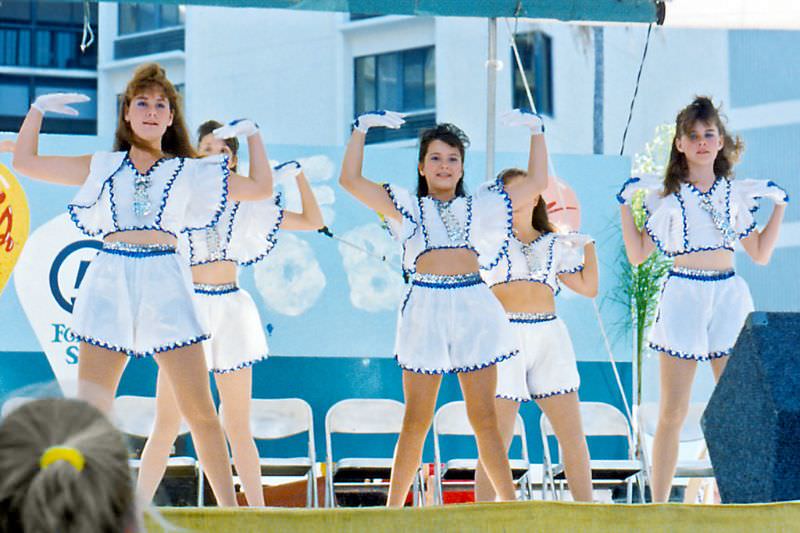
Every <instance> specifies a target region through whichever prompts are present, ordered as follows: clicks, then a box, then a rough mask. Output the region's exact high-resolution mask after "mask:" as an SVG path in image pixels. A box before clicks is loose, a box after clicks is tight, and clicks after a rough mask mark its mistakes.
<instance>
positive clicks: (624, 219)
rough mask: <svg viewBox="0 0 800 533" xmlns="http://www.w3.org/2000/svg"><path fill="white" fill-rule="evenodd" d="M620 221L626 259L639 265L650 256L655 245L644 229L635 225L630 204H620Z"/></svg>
mask: <svg viewBox="0 0 800 533" xmlns="http://www.w3.org/2000/svg"><path fill="white" fill-rule="evenodd" d="M620 222H621V226H622V240H623V241H624V242H625V253H626V254H627V255H628V261H630V263H631V264H632V265H641V264H642V263H644V262H645V260H646V259H647V258H648V257H650V254H651V253H653V250H655V249H656V245H655V243H654V242H653V239H651V238H650V235H648V234H647V232H646V231H645V230H644V229H641V230H640V229H639V228H637V227H636V222H635V221H634V219H633V211H631V206H630V205H628V204H622V205H621V206H620Z"/></svg>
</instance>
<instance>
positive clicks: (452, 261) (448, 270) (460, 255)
mask: <svg viewBox="0 0 800 533" xmlns="http://www.w3.org/2000/svg"><path fill="white" fill-rule="evenodd" d="M416 264H417V272H421V273H424V274H445V275H455V274H471V273H473V272H478V271H479V268H480V267H479V265H478V255H477V254H476V253H475V252H474V251H472V250H469V249H467V248H445V249H439V250H429V251H427V252H422V254H420V256H419V257H417V263H416Z"/></svg>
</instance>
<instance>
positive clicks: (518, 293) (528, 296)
mask: <svg viewBox="0 0 800 533" xmlns="http://www.w3.org/2000/svg"><path fill="white" fill-rule="evenodd" d="M492 292H493V293H494V295H495V296H496V297H497V299H498V300H500V303H501V304H502V305H503V309H505V310H506V313H555V312H556V302H555V298H554V297H553V291H552V290H551V289H550V287H548V286H547V285H545V284H544V283H539V282H537V281H510V282H508V283H500V284H498V285H494V286H493V287H492Z"/></svg>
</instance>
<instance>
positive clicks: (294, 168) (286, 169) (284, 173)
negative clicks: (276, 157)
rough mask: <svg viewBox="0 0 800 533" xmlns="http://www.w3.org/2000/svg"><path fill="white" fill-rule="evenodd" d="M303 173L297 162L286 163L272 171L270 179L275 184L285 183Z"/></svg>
mask: <svg viewBox="0 0 800 533" xmlns="http://www.w3.org/2000/svg"><path fill="white" fill-rule="evenodd" d="M302 171H303V167H302V166H300V163H298V162H297V161H294V160H292V161H286V162H285V163H281V164H280V165H278V166H277V167H275V168H274V169H273V172H272V177H273V178H274V179H275V181H277V182H279V183H280V182H287V181H289V180H291V179H294V178H296V177H297V175H298V174H300V173H301V172H302Z"/></svg>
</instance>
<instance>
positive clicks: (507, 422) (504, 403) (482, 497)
mask: <svg viewBox="0 0 800 533" xmlns="http://www.w3.org/2000/svg"><path fill="white" fill-rule="evenodd" d="M494 403H495V410H496V412H497V429H498V430H499V431H500V438H502V439H503V445H504V446H505V450H506V454H508V449H509V447H510V446H511V440H512V439H513V438H514V423H515V422H516V421H517V413H518V412H519V402H515V401H513V400H506V399H505V398H495V402H494ZM495 498H496V494H495V492H494V487H493V486H492V482H491V481H489V476H488V475H487V474H486V469H485V468H484V467H483V463H482V462H481V461H480V459H479V460H478V466H477V467H476V468H475V501H477V502H493V501H495Z"/></svg>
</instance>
